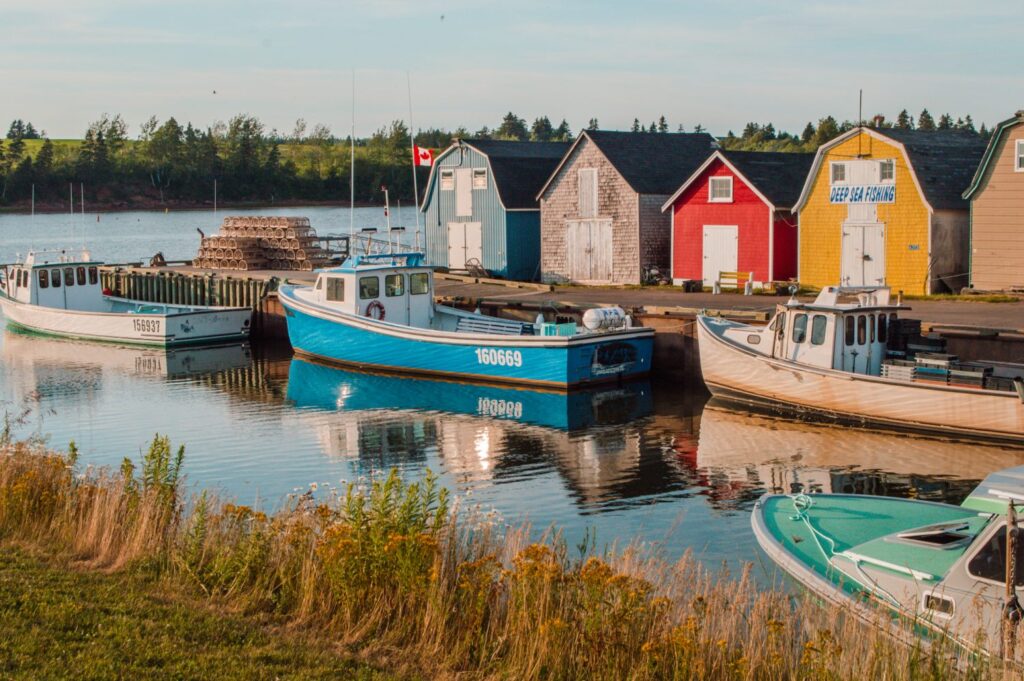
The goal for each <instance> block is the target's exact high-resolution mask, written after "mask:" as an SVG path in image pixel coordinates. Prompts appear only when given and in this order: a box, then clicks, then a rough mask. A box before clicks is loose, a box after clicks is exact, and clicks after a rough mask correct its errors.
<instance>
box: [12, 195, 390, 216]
mask: <svg viewBox="0 0 1024 681" xmlns="http://www.w3.org/2000/svg"><path fill="white" fill-rule="evenodd" d="M307 207H309V208H339V209H348V208H349V207H350V204H349V203H348V202H347V201H324V200H300V199H289V200H287V201H251V202H250V201H228V202H225V203H220V202H218V203H217V213H218V214H220V213H224V212H225V211H227V210H234V209H240V210H253V209H261V208H307ZM354 207H355V208H380V209H382V210H383V208H384V204H377V203H365V202H360V201H356V203H355V206H354ZM392 210H397V207H396V206H392ZM202 211H210V212H213V202H212V201H209V202H198V201H182V202H178V203H173V204H172V203H160V202H159V201H152V202H151V201H143V202H138V203H132V204H128V205H124V204H121V203H118V204H112V203H99V204H93V205H88V204H87V210H86V211H85V214H86V215H97V214H104V213H132V212H149V213H158V212H168V213H187V212H202ZM68 212H69V211H68V205H67V204H64V205H56V204H46V205H39V204H36V210H35V214H36V215H59V214H67V213H68ZM75 214H76V215H79V214H81V212H80V211H78V210H77V209H76V211H75ZM2 215H25V216H31V215H32V209H31V206H30V205H22V204H20V203H18V204H13V205H10V206H4V207H2V208H0V216H2Z"/></svg>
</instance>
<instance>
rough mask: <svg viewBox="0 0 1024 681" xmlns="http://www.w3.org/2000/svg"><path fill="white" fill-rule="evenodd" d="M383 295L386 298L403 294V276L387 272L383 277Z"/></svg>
mask: <svg viewBox="0 0 1024 681" xmlns="http://www.w3.org/2000/svg"><path fill="white" fill-rule="evenodd" d="M384 295H386V296H387V297H388V298H394V297H395V296H404V295H405V277H404V276H402V275H401V274H389V275H387V276H386V277H384Z"/></svg>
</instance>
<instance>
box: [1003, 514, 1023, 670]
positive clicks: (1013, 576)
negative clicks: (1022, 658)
mask: <svg viewBox="0 0 1024 681" xmlns="http://www.w3.org/2000/svg"><path fill="white" fill-rule="evenodd" d="M1016 586H1017V509H1016V507H1015V506H1014V505H1013V501H1012V500H1008V501H1007V503H1006V606H1005V607H1004V608H1003V659H1004V660H1006V661H1008V662H1015V661H1016V658H1017V650H1016V647H1017V646H1016V644H1017V621H1018V620H1019V619H1020V618H1019V617H1018V616H1017V615H1018V613H1017V612H1016V611H1017V609H1018V608H1019V607H1020V606H1019V605H1018V604H1017V591H1016Z"/></svg>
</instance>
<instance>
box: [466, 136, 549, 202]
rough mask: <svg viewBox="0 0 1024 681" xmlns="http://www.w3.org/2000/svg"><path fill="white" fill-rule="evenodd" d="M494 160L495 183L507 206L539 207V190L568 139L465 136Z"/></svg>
mask: <svg viewBox="0 0 1024 681" xmlns="http://www.w3.org/2000/svg"><path fill="white" fill-rule="evenodd" d="M462 141H463V143H465V144H466V145H468V146H471V147H473V148H474V149H476V150H477V151H479V152H480V153H481V154H483V155H484V156H486V157H487V158H488V160H489V161H490V163H491V173H492V174H493V176H494V186H495V187H497V189H498V196H500V197H501V202H502V204H504V206H505V208H506V209H511V210H516V209H520V210H521V209H524V208H525V209H539V208H540V206H538V205H537V192H538V191H540V188H541V186H543V184H544V183H545V182H546V181H547V179H548V177H549V176H550V175H551V172H552V171H553V170H554V169H555V166H557V165H558V162H559V161H560V160H561V159H562V156H564V155H565V152H566V151H568V149H569V143H568V142H512V141H506V140H478V139H468V140H462Z"/></svg>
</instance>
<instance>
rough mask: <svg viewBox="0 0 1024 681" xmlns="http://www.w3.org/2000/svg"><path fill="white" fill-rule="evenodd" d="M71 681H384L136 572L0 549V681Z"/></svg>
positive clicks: (315, 647) (369, 670) (310, 645)
mask: <svg viewBox="0 0 1024 681" xmlns="http://www.w3.org/2000/svg"><path fill="white" fill-rule="evenodd" d="M70 677H74V678H78V679H109V678H129V679H130V678H136V679H142V678H145V679H159V678H174V679H184V678H217V679H328V678H329V679H366V680H376V679H385V678H390V677H387V676H385V675H383V674H380V673H378V672H377V671H375V670H374V669H373V668H371V667H369V666H366V665H363V664H360V663H358V662H354V661H351V660H347V659H344V658H342V657H340V656H339V655H338V654H336V653H335V652H334V651H331V650H329V649H327V648H326V647H324V646H318V645H316V644H314V643H309V642H304V641H294V640H290V637H288V636H285V635H281V634H280V633H273V634H271V633H268V632H267V631H266V630H265V629H264V628H263V627H261V626H259V625H257V624H255V623H254V622H253V621H252V619H251V618H249V619H243V618H240V617H234V616H230V615H223V614H218V613H214V612H212V611H211V610H210V609H209V608H207V607H206V606H204V605H201V604H196V603H190V602H189V601H188V599H184V598H182V597H181V594H180V593H179V594H168V593H166V591H165V589H164V588H162V587H161V585H160V584H159V582H157V581H154V580H152V579H151V578H148V577H147V576H145V575H144V574H143V573H140V572H138V571H123V572H119V573H116V574H105V573H100V572H81V571H77V570H74V569H70V568H69V567H68V566H66V565H62V564H59V563H58V562H56V561H53V560H50V559H47V558H45V557H40V556H37V555H33V554H30V553H29V552H27V551H24V550H21V549H18V548H12V547H10V546H6V547H3V548H0V678H3V679H8V678H25V679H63V678H70Z"/></svg>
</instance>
